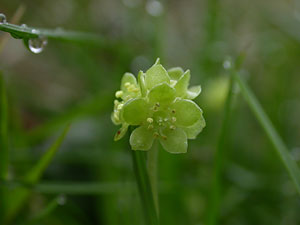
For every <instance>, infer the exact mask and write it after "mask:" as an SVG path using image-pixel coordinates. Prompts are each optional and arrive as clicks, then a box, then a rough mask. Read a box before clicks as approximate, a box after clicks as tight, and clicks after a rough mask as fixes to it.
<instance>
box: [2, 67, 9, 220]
mask: <svg viewBox="0 0 300 225" xmlns="http://www.w3.org/2000/svg"><path fill="white" fill-rule="evenodd" d="M7 173H8V134H7V99H6V90H5V81H4V77H3V75H2V73H1V72H0V180H3V181H4V180H6V179H7ZM5 191H6V189H5V188H4V187H0V224H2V218H4V214H5V211H4V210H5V203H6V199H5Z"/></svg>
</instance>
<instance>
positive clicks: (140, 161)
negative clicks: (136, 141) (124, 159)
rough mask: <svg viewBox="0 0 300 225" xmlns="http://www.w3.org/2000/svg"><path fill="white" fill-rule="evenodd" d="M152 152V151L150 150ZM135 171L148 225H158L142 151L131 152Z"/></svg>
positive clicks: (144, 156)
mask: <svg viewBox="0 0 300 225" xmlns="http://www.w3.org/2000/svg"><path fill="white" fill-rule="evenodd" d="M150 151H151V150H150ZM131 153H132V161H133V169H134V172H135V175H136V180H137V184H138V189H139V193H140V197H141V201H142V204H143V209H144V215H145V220H146V224H148V225H158V224H159V221H158V216H157V214H156V210H155V203H154V199H153V194H152V189H151V184H150V180H149V176H148V172H147V168H146V155H145V152H142V151H134V150H131Z"/></svg>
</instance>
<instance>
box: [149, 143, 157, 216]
mask: <svg viewBox="0 0 300 225" xmlns="http://www.w3.org/2000/svg"><path fill="white" fill-rule="evenodd" d="M158 147H159V145H158V143H157V142H156V143H154V144H153V146H152V148H151V149H150V150H149V151H148V157H147V169H148V174H149V180H150V185H151V188H152V194H153V199H154V204H155V209H156V213H157V215H159V204H158V191H157V180H158V179H157V157H158Z"/></svg>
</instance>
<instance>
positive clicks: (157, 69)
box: [145, 64, 170, 90]
mask: <svg viewBox="0 0 300 225" xmlns="http://www.w3.org/2000/svg"><path fill="white" fill-rule="evenodd" d="M164 82H165V83H167V84H170V77H169V75H168V72H167V71H166V69H165V68H164V67H163V66H162V65H161V64H157V65H156V64H154V65H153V66H152V67H151V68H150V69H149V70H147V72H146V75H145V84H146V87H147V89H148V90H151V89H152V88H153V87H154V86H156V85H158V84H161V83H164Z"/></svg>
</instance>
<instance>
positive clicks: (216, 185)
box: [207, 76, 233, 225]
mask: <svg viewBox="0 0 300 225" xmlns="http://www.w3.org/2000/svg"><path fill="white" fill-rule="evenodd" d="M232 89H233V76H230V83H229V89H228V93H227V98H226V102H225V110H224V118H223V122H222V127H221V133H220V137H219V140H218V144H217V148H216V153H215V161H214V171H213V181H212V189H211V193H210V195H211V196H210V207H209V211H208V217H207V218H208V220H207V224H208V225H214V224H217V223H218V217H219V211H220V192H221V186H222V182H221V177H222V176H221V172H222V168H223V161H224V150H225V148H226V140H227V136H228V127H229V121H230V114H231V110H232V102H233V91H232Z"/></svg>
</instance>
